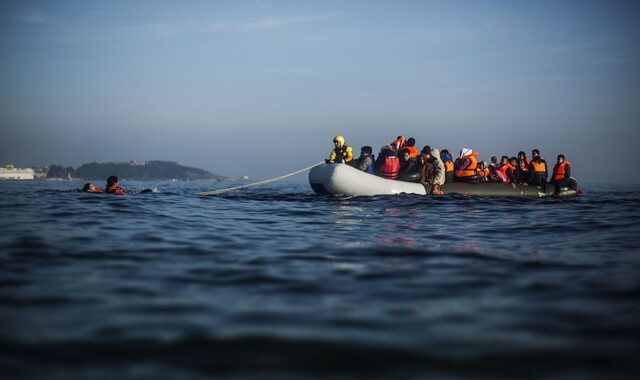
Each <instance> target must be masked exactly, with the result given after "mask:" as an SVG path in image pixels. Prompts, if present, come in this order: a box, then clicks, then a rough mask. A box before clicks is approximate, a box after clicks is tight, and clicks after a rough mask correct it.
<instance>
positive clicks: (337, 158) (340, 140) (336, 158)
mask: <svg viewBox="0 0 640 380" xmlns="http://www.w3.org/2000/svg"><path fill="white" fill-rule="evenodd" d="M333 144H334V146H335V147H334V148H333V150H332V151H331V153H330V154H329V159H328V160H326V163H328V164H329V163H331V164H346V163H349V162H351V161H352V160H353V149H352V148H351V147H350V146H348V145H347V144H346V142H345V140H344V137H342V136H340V135H338V136H336V137H334V138H333Z"/></svg>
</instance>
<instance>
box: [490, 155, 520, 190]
mask: <svg viewBox="0 0 640 380" xmlns="http://www.w3.org/2000/svg"><path fill="white" fill-rule="evenodd" d="M514 170H515V167H514V166H513V165H511V163H509V157H507V156H502V158H501V159H500V165H498V167H497V169H496V172H495V175H494V176H493V177H492V178H493V179H494V181H495V182H503V183H513V181H514V180H515V176H514V174H513V171H514Z"/></svg>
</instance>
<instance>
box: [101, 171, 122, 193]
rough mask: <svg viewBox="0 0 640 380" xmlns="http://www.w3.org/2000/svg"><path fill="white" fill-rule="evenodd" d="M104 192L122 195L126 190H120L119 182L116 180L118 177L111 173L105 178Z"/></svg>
mask: <svg viewBox="0 0 640 380" xmlns="http://www.w3.org/2000/svg"><path fill="white" fill-rule="evenodd" d="M104 192H105V193H107V194H115V195H124V194H126V192H125V191H124V190H122V188H121V187H120V182H119V181H118V177H116V176H114V175H112V176H111V177H109V178H107V187H106V188H105V189H104Z"/></svg>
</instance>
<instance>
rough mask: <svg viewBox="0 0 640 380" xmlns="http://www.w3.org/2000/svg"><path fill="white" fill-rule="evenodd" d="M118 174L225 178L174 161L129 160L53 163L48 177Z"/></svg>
mask: <svg viewBox="0 0 640 380" xmlns="http://www.w3.org/2000/svg"><path fill="white" fill-rule="evenodd" d="M112 175H115V176H118V177H119V178H120V179H128V180H153V179H155V180H158V179H177V180H196V179H212V180H218V181H221V180H224V179H225V177H221V176H218V175H215V174H211V173H209V172H208V171H206V170H202V169H198V168H192V167H189V166H182V165H180V164H178V163H177V162H173V161H128V162H106V163H99V162H92V163H89V164H84V165H82V166H80V167H79V168H78V169H74V168H72V167H66V168H65V167H62V166H58V165H52V166H51V167H50V169H49V173H47V178H65V179H66V178H68V177H73V178H82V179H87V180H105V179H106V178H107V177H109V176H112Z"/></svg>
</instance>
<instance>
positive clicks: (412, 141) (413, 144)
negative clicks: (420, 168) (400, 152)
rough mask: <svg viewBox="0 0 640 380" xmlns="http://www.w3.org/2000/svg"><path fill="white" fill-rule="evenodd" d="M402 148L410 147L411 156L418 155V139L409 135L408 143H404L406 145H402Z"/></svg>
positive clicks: (415, 156)
mask: <svg viewBox="0 0 640 380" xmlns="http://www.w3.org/2000/svg"><path fill="white" fill-rule="evenodd" d="M402 149H409V153H410V154H411V158H417V157H418V154H419V153H418V148H416V139H414V138H413V137H409V140H407V143H406V144H404V147H402Z"/></svg>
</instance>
